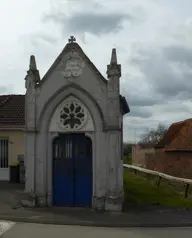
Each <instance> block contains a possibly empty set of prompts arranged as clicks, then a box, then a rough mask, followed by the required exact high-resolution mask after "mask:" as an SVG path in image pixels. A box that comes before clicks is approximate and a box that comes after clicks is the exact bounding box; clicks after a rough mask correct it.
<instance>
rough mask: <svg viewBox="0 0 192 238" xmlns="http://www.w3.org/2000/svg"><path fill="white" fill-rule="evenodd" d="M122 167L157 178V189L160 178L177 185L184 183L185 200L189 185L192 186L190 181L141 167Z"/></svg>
mask: <svg viewBox="0 0 192 238" xmlns="http://www.w3.org/2000/svg"><path fill="white" fill-rule="evenodd" d="M123 167H124V168H128V169H131V170H133V171H135V172H137V171H140V172H143V173H146V174H151V175H155V176H157V177H158V178H159V180H158V183H157V186H158V187H159V186H160V182H161V179H162V178H164V179H167V180H171V181H175V182H179V183H184V184H186V188H185V197H186V198H187V197H188V191H189V185H191V184H192V179H186V178H179V177H174V176H171V175H168V174H164V173H160V172H158V171H154V170H149V169H145V168H141V167H138V166H134V165H129V164H124V165H123Z"/></svg>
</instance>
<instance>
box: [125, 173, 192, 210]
mask: <svg viewBox="0 0 192 238" xmlns="http://www.w3.org/2000/svg"><path fill="white" fill-rule="evenodd" d="M156 182H157V177H154V176H153V177H147V176H145V175H144V174H143V173H137V175H135V174H134V172H132V171H130V170H128V169H124V191H125V201H124V207H125V208H126V205H127V204H138V205H147V204H148V205H163V206H179V207H192V196H191V194H192V191H190V192H189V197H188V198H185V197H184V188H185V187H184V185H181V184H178V183H177V184H175V183H173V184H171V183H170V182H169V181H166V180H162V181H161V184H160V187H159V188H158V187H157V184H156ZM191 189H192V188H191Z"/></svg>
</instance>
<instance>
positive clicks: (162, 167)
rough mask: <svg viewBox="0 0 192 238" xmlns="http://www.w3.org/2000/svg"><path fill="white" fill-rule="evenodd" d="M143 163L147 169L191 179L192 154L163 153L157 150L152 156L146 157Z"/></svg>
mask: <svg viewBox="0 0 192 238" xmlns="http://www.w3.org/2000/svg"><path fill="white" fill-rule="evenodd" d="M145 163H146V168H147V169H151V170H156V171H159V172H162V173H166V174H170V175H173V176H176V177H183V178H190V179H192V152H164V150H160V149H158V150H156V151H155V154H154V155H146V157H145Z"/></svg>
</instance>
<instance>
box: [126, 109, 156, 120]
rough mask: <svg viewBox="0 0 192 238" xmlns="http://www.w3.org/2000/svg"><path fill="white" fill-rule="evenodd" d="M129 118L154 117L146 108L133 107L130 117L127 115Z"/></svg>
mask: <svg viewBox="0 0 192 238" xmlns="http://www.w3.org/2000/svg"><path fill="white" fill-rule="evenodd" d="M127 116H129V117H141V118H149V117H151V116H152V113H151V111H149V110H148V109H146V108H145V107H131V111H130V113H129V115H127Z"/></svg>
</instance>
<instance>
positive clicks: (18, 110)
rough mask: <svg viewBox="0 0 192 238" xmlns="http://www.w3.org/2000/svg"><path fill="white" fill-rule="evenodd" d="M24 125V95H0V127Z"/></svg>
mask: <svg viewBox="0 0 192 238" xmlns="http://www.w3.org/2000/svg"><path fill="white" fill-rule="evenodd" d="M24 125H25V95H0V126H3V127H6V126H7V127H8V126H24Z"/></svg>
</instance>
